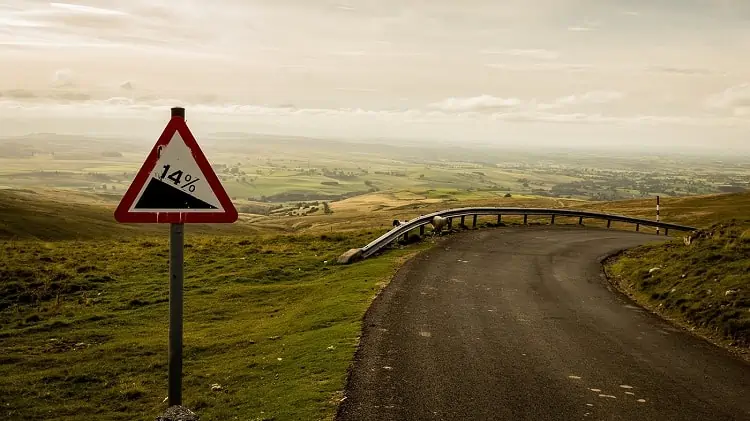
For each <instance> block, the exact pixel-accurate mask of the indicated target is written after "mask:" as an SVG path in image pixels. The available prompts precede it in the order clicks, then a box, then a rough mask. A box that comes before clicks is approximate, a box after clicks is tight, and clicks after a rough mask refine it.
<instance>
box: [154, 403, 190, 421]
mask: <svg viewBox="0 0 750 421" xmlns="http://www.w3.org/2000/svg"><path fill="white" fill-rule="evenodd" d="M199 419H200V418H199V417H198V415H196V414H195V412H193V411H191V410H189V409H187V408H185V407H184V406H180V405H175V406H171V407H169V408H168V409H167V410H166V411H165V412H164V415H162V416H160V417H156V421H198V420H199Z"/></svg>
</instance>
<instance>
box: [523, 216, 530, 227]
mask: <svg viewBox="0 0 750 421" xmlns="http://www.w3.org/2000/svg"><path fill="white" fill-rule="evenodd" d="M528 222H529V215H524V216H523V224H524V225H526V224H528Z"/></svg>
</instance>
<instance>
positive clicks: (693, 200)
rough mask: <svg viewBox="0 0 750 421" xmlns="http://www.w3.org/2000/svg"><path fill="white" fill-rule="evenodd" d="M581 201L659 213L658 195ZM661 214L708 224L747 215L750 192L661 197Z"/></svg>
mask: <svg viewBox="0 0 750 421" xmlns="http://www.w3.org/2000/svg"><path fill="white" fill-rule="evenodd" d="M580 203H581V204H580V205H579V206H577V207H581V208H585V209H595V210H599V211H603V212H611V213H617V214H622V215H628V216H637V217H643V218H650V219H653V218H655V215H656V199H655V198H651V199H647V200H622V201H616V202H580ZM660 214H661V220H662V221H665V222H672V223H675V224H685V225H691V226H695V227H698V228H707V227H710V226H711V225H713V224H715V223H718V222H721V221H728V220H731V219H743V218H747V217H748V215H750V193H732V194H714V195H708V196H686V197H662V198H661V210H660Z"/></svg>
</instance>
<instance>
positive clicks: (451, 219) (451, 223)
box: [448, 218, 453, 230]
mask: <svg viewBox="0 0 750 421" xmlns="http://www.w3.org/2000/svg"><path fill="white" fill-rule="evenodd" d="M448 229H449V230H451V229H453V218H448Z"/></svg>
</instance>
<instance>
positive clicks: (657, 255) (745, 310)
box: [607, 221, 750, 350]
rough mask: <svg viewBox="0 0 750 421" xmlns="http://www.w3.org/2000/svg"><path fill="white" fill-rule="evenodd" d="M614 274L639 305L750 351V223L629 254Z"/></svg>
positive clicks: (612, 265) (613, 267)
mask: <svg viewBox="0 0 750 421" xmlns="http://www.w3.org/2000/svg"><path fill="white" fill-rule="evenodd" d="M607 270H608V272H609V273H610V274H611V275H613V276H614V278H615V279H616V280H617V281H618V282H619V284H620V286H621V287H623V289H624V290H625V291H627V292H630V293H631V294H632V295H633V296H634V298H636V300H637V301H639V302H641V303H642V304H644V305H646V306H647V307H649V308H652V309H654V310H656V311H657V312H659V313H661V314H664V315H666V316H668V317H670V318H673V319H675V320H677V321H680V322H683V323H686V324H687V325H688V326H692V327H696V328H698V329H700V330H701V331H703V332H704V333H706V334H707V335H708V336H709V337H712V338H715V339H719V340H720V341H721V340H723V341H726V342H729V343H731V344H734V345H736V346H738V347H739V348H740V349H745V350H748V349H750V221H742V222H739V221H731V222H725V223H718V224H715V225H714V226H712V227H711V228H709V229H706V230H704V231H700V232H699V233H698V234H697V236H695V239H694V240H693V242H692V243H691V245H690V246H687V245H685V244H684V243H683V241H682V240H674V241H672V242H669V243H667V244H653V245H646V246H643V247H639V248H635V249H632V250H628V251H626V252H625V253H623V254H622V255H620V256H619V257H618V258H616V259H614V260H612V261H610V262H609V263H608V264H607Z"/></svg>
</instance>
